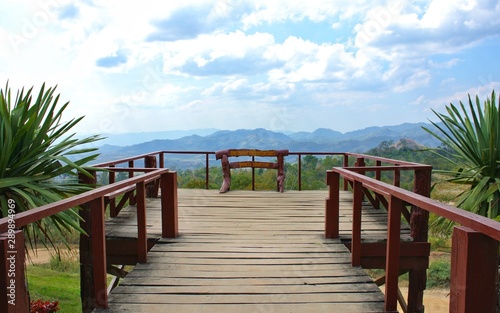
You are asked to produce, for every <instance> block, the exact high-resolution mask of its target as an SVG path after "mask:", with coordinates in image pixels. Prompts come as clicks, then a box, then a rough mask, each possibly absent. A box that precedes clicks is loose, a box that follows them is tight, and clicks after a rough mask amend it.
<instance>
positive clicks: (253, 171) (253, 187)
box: [252, 155, 255, 191]
mask: <svg viewBox="0 0 500 313" xmlns="http://www.w3.org/2000/svg"><path fill="white" fill-rule="evenodd" d="M252 162H255V156H254V155H252ZM252 191H255V168H254V167H253V166H252Z"/></svg>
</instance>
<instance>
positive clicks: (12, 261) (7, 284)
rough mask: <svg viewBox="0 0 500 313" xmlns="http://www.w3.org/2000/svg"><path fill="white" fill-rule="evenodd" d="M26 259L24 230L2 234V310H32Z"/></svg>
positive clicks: (0, 277)
mask: <svg viewBox="0 0 500 313" xmlns="http://www.w3.org/2000/svg"><path fill="white" fill-rule="evenodd" d="M9 225H10V224H9ZM24 259H25V254H24V234H23V231H22V230H14V229H9V232H8V233H3V234H1V235H0V312H5V313H17V312H29V311H30V305H29V299H28V287H27V286H26V273H25V267H24V264H25V263H24Z"/></svg>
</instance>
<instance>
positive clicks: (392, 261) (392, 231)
mask: <svg viewBox="0 0 500 313" xmlns="http://www.w3.org/2000/svg"><path fill="white" fill-rule="evenodd" d="M402 208H403V201H402V200H401V199H398V198H396V197H395V196H393V195H391V196H390V198H389V212H388V218H389V220H388V229H387V252H386V260H385V277H386V279H385V310H386V311H388V312H397V309H398V290H399V289H398V278H399V256H400V251H399V250H400V241H401V237H400V235H401V210H402Z"/></svg>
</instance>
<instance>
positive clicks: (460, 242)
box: [450, 226, 498, 313]
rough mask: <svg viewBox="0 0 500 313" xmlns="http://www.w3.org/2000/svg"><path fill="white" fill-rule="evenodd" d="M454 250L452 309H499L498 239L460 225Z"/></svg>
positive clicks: (456, 312)
mask: <svg viewBox="0 0 500 313" xmlns="http://www.w3.org/2000/svg"><path fill="white" fill-rule="evenodd" d="M451 251H452V254H451V274H450V279H451V281H450V312H453V313H466V312H485V313H486V312H491V313H494V312H496V305H497V300H498V297H497V296H498V295H497V292H496V289H497V288H496V287H497V277H498V241H496V240H494V239H492V238H490V237H487V236H485V235H483V234H481V233H480V232H478V231H474V230H472V229H470V228H467V227H463V226H457V227H455V228H454V229H453V241H452V250H451ZM478 256H480V257H478Z"/></svg>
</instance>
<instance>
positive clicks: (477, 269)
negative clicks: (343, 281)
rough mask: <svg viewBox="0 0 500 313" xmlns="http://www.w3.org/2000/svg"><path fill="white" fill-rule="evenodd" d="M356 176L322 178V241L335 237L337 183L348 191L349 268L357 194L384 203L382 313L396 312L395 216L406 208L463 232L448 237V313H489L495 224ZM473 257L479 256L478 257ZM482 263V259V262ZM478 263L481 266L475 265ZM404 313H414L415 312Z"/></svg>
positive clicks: (499, 226)
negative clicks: (386, 215)
mask: <svg viewBox="0 0 500 313" xmlns="http://www.w3.org/2000/svg"><path fill="white" fill-rule="evenodd" d="M411 166H412V165H410V167H411ZM403 167H406V166H402V168H403ZM418 168H419V169H425V168H420V166H419V167H418ZM372 170H377V169H372ZM356 171H359V169H352V168H333V169H332V170H331V171H328V172H327V184H328V186H329V187H330V193H329V198H328V199H327V202H326V211H325V215H326V217H325V236H326V237H327V238H337V237H338V236H339V234H338V222H339V216H338V214H339V191H340V188H339V180H340V179H341V177H342V178H343V179H346V180H348V181H349V182H351V184H352V185H353V191H354V201H353V226H352V229H353V234H352V243H351V249H352V258H353V259H352V260H353V261H352V262H353V265H359V258H360V255H361V251H358V249H360V248H361V247H362V246H361V244H360V242H361V238H360V230H361V219H360V218H359V217H360V216H361V213H360V212H361V209H362V206H361V201H360V200H359V197H360V196H361V195H362V192H361V191H360V190H362V189H363V188H366V189H368V190H371V191H373V192H374V193H376V194H378V195H382V196H384V197H386V198H387V202H388V204H389V207H388V213H389V219H388V225H387V229H388V235H387V252H386V267H385V271H386V292H385V309H386V310H387V311H395V310H397V297H398V279H397V277H398V273H399V258H400V253H399V249H400V245H401V242H400V223H401V212H402V208H403V206H404V205H403V204H410V205H413V206H414V207H416V208H418V209H419V210H424V211H426V212H429V213H434V214H437V215H439V216H442V217H444V218H446V219H448V220H450V221H453V222H455V223H457V224H460V225H462V226H461V227H463V228H461V227H455V229H454V234H453V245H452V266H451V267H452V272H453V273H455V275H451V283H450V290H451V292H450V312H472V311H474V312H494V309H495V307H496V300H497V299H496V279H494V277H496V276H497V266H498V260H499V256H498V247H499V243H498V242H499V241H500V222H497V221H494V220H492V219H489V218H486V217H483V216H480V215H477V214H474V213H471V212H468V211H465V210H461V209H458V208H456V207H454V206H451V205H448V204H445V203H441V202H439V201H436V200H433V199H430V198H429V197H427V196H425V195H419V194H417V193H414V192H410V191H407V190H405V189H402V188H399V187H397V186H393V185H390V184H387V183H384V182H381V181H379V180H377V179H374V178H370V177H367V176H365V175H363V174H360V173H357V172H356ZM429 175H430V174H429ZM479 247H480V248H479ZM478 249H479V250H478ZM479 251H481V253H478V252H479ZM484 257H487V258H488V259H487V260H484V259H482V258H484ZM479 259H482V260H481V261H479ZM471 264H474V265H476V266H472V265H471ZM479 264H481V265H479ZM485 277H488V280H487V281H482V280H483V279H484V278H485ZM490 278H491V279H490ZM478 290H480V291H478ZM409 307H410V306H409ZM409 310H412V311H410V312H416V309H415V308H413V309H409Z"/></svg>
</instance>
